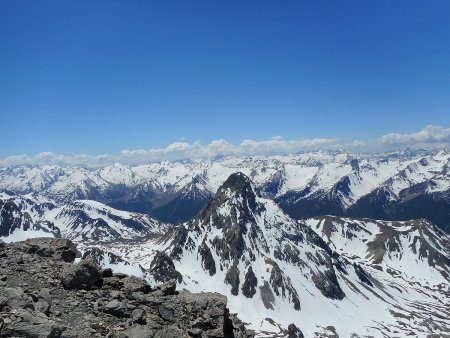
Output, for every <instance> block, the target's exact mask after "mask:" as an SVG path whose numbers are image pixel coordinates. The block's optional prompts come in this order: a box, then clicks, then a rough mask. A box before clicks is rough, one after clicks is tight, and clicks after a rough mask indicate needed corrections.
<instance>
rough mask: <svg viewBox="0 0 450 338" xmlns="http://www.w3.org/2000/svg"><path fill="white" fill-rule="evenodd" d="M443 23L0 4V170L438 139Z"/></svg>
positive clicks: (342, 12) (445, 60)
mask: <svg viewBox="0 0 450 338" xmlns="http://www.w3.org/2000/svg"><path fill="white" fill-rule="evenodd" d="M449 15H450V2H449V1H444V0H433V1H361V0H355V1H282V2H279V1H264V0H263V1H222V2H219V1H160V2H159V1H22V0H0V32H1V34H0V114H1V122H2V128H1V131H2V132H1V133H0V141H1V143H2V147H0V158H6V157H8V156H12V155H18V154H29V155H35V154H38V153H41V152H52V153H55V154H91V155H98V154H119V153H120V152H121V151H123V150H124V149H129V150H138V149H147V150H148V149H163V148H165V147H167V146H168V145H170V144H173V143H174V142H178V143H176V144H179V143H182V144H186V143H187V144H190V145H192V144H194V143H195V142H196V141H200V142H202V144H210V143H211V141H214V140H219V139H223V140H226V142H227V143H230V144H233V145H239V144H241V142H242V141H243V140H247V139H249V140H254V141H260V142H263V141H265V140H271V138H272V137H274V136H281V137H283V138H284V139H285V140H299V139H302V140H303V139H317V138H321V139H322V138H323V139H339V140H342V139H345V140H346V141H349V140H367V139H376V138H379V137H382V135H385V134H388V133H397V134H399V135H404V134H405V135H406V134H413V135H414V133H417V132H420V131H421V130H424V128H426V126H429V125H433V126H441V127H442V128H441V129H442V130H447V129H445V128H447V127H450V109H449V108H450V57H449V55H450V42H449V41H450V39H449V38H450V19H449ZM429 130H430V129H429ZM442 140H443V139H439V140H438V142H441V143H442ZM444 141H445V142H447V144H448V139H445V140H444ZM445 142H444V144H445Z"/></svg>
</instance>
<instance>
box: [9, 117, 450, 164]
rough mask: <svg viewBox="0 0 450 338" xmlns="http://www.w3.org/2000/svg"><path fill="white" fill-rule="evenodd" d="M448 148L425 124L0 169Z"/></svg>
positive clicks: (449, 141)
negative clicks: (370, 134)
mask: <svg viewBox="0 0 450 338" xmlns="http://www.w3.org/2000/svg"><path fill="white" fill-rule="evenodd" d="M449 147H450V128H444V127H442V126H433V125H428V126H426V127H425V128H423V129H422V130H420V131H417V132H414V133H409V134H400V133H388V134H384V135H381V136H380V137H377V138H374V139H368V140H344V139H339V138H313V139H305V138H300V139H294V140H286V139H284V138H283V137H280V136H276V137H272V138H271V139H269V140H263V141H255V140H250V139H247V140H244V141H242V142H241V143H240V144H238V145H233V144H231V143H229V142H227V141H226V140H224V139H220V140H213V141H211V142H210V143H207V144H205V143H202V142H200V141H196V142H193V143H188V142H180V141H178V142H174V143H172V144H169V145H168V146H167V147H165V148H154V149H138V150H129V149H125V150H122V151H121V152H120V154H101V155H89V154H55V153H52V152H41V153H39V154H36V155H27V154H22V155H14V156H9V157H7V158H5V159H2V160H0V167H8V166H16V165H46V164H52V165H60V166H86V167H101V166H105V165H109V164H112V163H116V162H120V163H124V164H130V165H139V164H145V163H149V162H155V161H163V160H168V161H176V160H187V159H207V158H214V157H220V156H272V155H287V154H294V153H298V152H302V151H314V150H338V149H343V150H346V151H351V152H382V151H392V150H396V149H401V148H411V149H439V148H449Z"/></svg>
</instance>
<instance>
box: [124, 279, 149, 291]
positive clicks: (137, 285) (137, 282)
mask: <svg viewBox="0 0 450 338" xmlns="http://www.w3.org/2000/svg"><path fill="white" fill-rule="evenodd" d="M122 282H123V288H124V291H125V292H139V291H140V292H143V293H149V292H150V291H151V289H152V288H151V287H150V285H149V284H148V283H147V281H146V280H144V279H142V278H138V277H135V276H129V277H125V278H124V279H123V280H122Z"/></svg>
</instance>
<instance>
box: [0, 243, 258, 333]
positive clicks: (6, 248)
mask: <svg viewBox="0 0 450 338" xmlns="http://www.w3.org/2000/svg"><path fill="white" fill-rule="evenodd" d="M0 244H1V245H0V337H2V338H3V337H37V338H41V337H42V338H44V337H45V338H76V337H80V338H81V337H82V338H85V337H111V338H140V337H142V338H153V337H155V338H157V337H164V338H171V337H174V338H181V337H200V338H207V337H208V338H215V337H217V338H219V337H227V338H247V337H253V336H254V335H253V333H252V332H250V331H248V330H246V329H245V326H244V325H243V323H242V322H241V321H240V320H239V319H238V318H237V317H236V316H235V315H230V314H229V312H228V309H227V298H226V297H225V296H222V295H220V294H214V293H202V294H193V293H190V292H187V291H176V282H175V281H174V280H169V281H167V282H166V283H164V284H162V285H160V286H158V287H156V288H155V289H154V290H153V289H152V288H151V287H150V285H148V283H147V282H145V281H143V280H141V279H138V278H136V277H131V276H126V275H123V274H114V273H112V274H111V273H110V271H106V273H103V271H102V270H101V269H100V268H99V267H98V265H97V264H96V263H95V262H93V261H91V260H89V259H86V260H82V261H81V262H79V263H78V264H73V263H69V262H72V261H73V259H74V258H75V254H76V248H75V246H74V245H73V243H72V242H70V241H65V240H51V241H50V240H43V239H36V240H28V241H26V242H20V243H11V244H3V243H0Z"/></svg>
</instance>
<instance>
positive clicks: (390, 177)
mask: <svg viewBox="0 0 450 338" xmlns="http://www.w3.org/2000/svg"><path fill="white" fill-rule="evenodd" d="M449 161H450V152H449V151H448V150H438V151H399V152H392V153H383V154H371V155H368V154H351V153H347V152H326V151H317V152H311V153H303V154H297V155H286V156H272V157H251V158H223V159H217V160H193V161H184V162H167V161H164V162H160V163H151V164H148V165H140V166H135V167H131V166H127V165H123V164H114V165H110V166H106V167H103V168H99V169H95V170H90V169H86V168H78V167H76V168H74V167H72V168H68V167H58V166H19V167H8V168H0V189H4V190H8V191H12V192H15V193H18V194H29V193H37V194H39V195H40V196H43V197H46V198H48V199H49V200H51V201H54V203H57V204H67V203H72V202H74V201H77V200H95V201H98V202H101V203H104V204H107V205H109V206H111V207H113V208H116V209H120V210H125V211H130V212H140V213H147V214H150V215H152V216H153V217H155V218H158V219H160V220H162V221H165V222H170V223H177V222H183V221H186V220H189V219H191V218H192V217H194V216H195V215H196V214H197V212H198V211H199V210H200V209H201V208H202V207H203V206H204V205H206V204H207V202H208V200H209V199H210V198H211V196H213V195H214V194H215V193H216V191H217V189H218V188H219V186H220V185H221V184H222V183H223V182H224V181H225V180H226V179H227V177H228V176H229V175H230V174H232V173H235V172H242V173H244V174H245V175H247V176H248V177H250V178H251V180H252V181H253V182H254V184H255V186H256V188H257V189H258V190H259V191H260V193H261V195H262V196H264V197H267V198H271V199H274V200H275V201H276V203H277V204H278V205H279V206H280V207H281V208H282V209H283V210H284V211H285V212H286V213H287V214H288V215H290V216H291V217H293V218H295V219H300V218H304V217H314V216H319V215H340V216H352V217H370V218H375V219H384V220H409V219H417V218H427V219H428V220H430V221H431V222H433V223H435V224H437V225H438V226H440V227H441V228H442V229H445V230H447V231H450V165H449Z"/></svg>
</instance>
